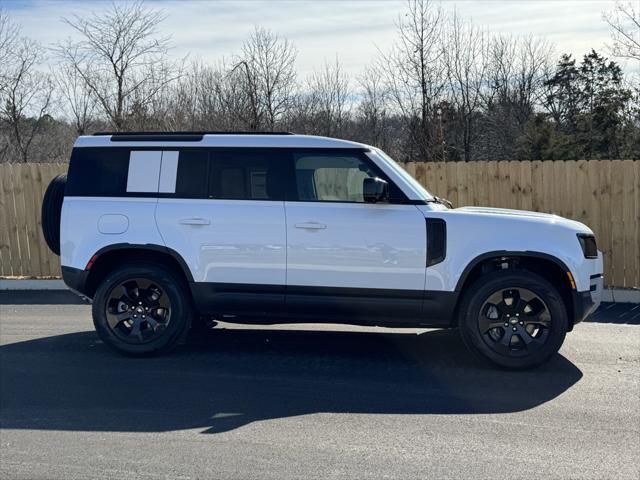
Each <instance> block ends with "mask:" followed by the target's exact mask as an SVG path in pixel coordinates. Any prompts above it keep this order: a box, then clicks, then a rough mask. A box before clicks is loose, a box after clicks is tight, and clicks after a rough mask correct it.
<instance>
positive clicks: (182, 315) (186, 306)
mask: <svg viewBox="0 0 640 480" xmlns="http://www.w3.org/2000/svg"><path fill="white" fill-rule="evenodd" d="M133 278H145V279H148V280H151V281H153V282H154V283H157V284H158V286H159V287H161V288H162V290H163V291H164V293H165V294H166V295H168V297H169V301H170V303H171V316H170V321H169V325H168V326H167V328H166V330H165V331H164V332H163V333H162V334H161V335H160V336H158V338H154V339H153V340H151V341H150V342H148V343H144V344H140V345H135V344H129V343H126V342H124V341H122V340H121V339H120V338H118V337H117V336H116V334H115V333H114V332H113V330H112V329H111V327H110V326H109V324H108V322H107V316H106V305H107V302H108V300H109V295H110V294H111V291H112V290H113V289H114V288H115V287H117V286H118V285H120V284H122V283H123V282H125V281H126V280H127V279H133ZM186 288H187V287H186V285H184V282H183V281H181V280H180V279H179V278H176V276H175V275H174V274H173V273H172V272H170V271H169V270H167V269H165V268H163V267H160V266H157V265H153V264H149V265H147V264H139V265H132V266H129V267H125V268H121V269H118V270H115V271H114V272H112V273H109V274H108V275H107V276H106V277H105V278H104V280H103V281H102V283H101V284H100V286H99V287H98V289H97V290H96V294H95V296H94V298H93V305H92V313H93V324H94V326H95V329H96V332H97V333H98V336H99V337H100V339H101V340H102V341H103V342H104V343H106V344H107V345H108V346H109V347H111V348H114V349H115V350H117V351H119V352H121V353H124V354H127V355H151V354H154V353H157V352H160V351H168V350H170V349H171V348H173V347H175V346H176V345H177V344H178V343H179V342H180V341H181V340H182V339H183V338H184V335H185V334H186V332H187V331H188V330H189V326H190V323H191V316H192V315H191V305H190V302H189V298H188V295H187V291H186Z"/></svg>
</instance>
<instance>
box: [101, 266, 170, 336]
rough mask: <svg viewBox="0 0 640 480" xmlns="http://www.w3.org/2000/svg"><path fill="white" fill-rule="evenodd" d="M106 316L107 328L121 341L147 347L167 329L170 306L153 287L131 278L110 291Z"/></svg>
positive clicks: (151, 284) (161, 290) (158, 289)
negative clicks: (143, 344) (146, 344)
mask: <svg viewBox="0 0 640 480" xmlns="http://www.w3.org/2000/svg"><path fill="white" fill-rule="evenodd" d="M105 314H106V317H107V323H108V325H109V328H111V330H112V331H113V333H114V334H115V335H116V337H118V338H119V339H120V340H122V341H123V342H126V343H131V344H142V343H148V342H150V341H152V340H153V339H154V338H155V337H156V336H157V335H161V334H162V332H164V331H165V329H166V328H167V327H168V325H169V322H170V321H171V302H170V300H169V298H168V296H167V294H166V293H165V292H164V290H163V289H162V288H161V287H160V286H158V285H157V284H156V283H154V282H152V281H150V280H147V279H144V278H133V279H130V280H126V281H125V282H123V283H121V284H119V285H117V286H116V287H115V288H114V289H113V290H111V293H110V295H109V300H108V301H107V304H106V311H105Z"/></svg>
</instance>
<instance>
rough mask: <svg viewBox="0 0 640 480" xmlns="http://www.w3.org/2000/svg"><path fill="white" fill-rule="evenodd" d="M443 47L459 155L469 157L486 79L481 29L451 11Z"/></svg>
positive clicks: (485, 61)
mask: <svg viewBox="0 0 640 480" xmlns="http://www.w3.org/2000/svg"><path fill="white" fill-rule="evenodd" d="M447 34H448V35H447V37H446V38H447V39H446V45H445V48H444V49H443V52H444V59H445V64H446V68H447V76H448V79H449V88H450V93H451V99H452V103H453V105H454V106H455V109H456V111H457V115H458V117H459V119H460V124H461V127H462V128H461V133H462V154H463V155H462V156H463V158H464V160H465V161H469V160H471V159H472V158H471V153H472V152H471V149H472V145H473V143H474V141H475V136H476V131H475V123H476V122H475V120H476V117H477V116H478V114H479V110H480V108H481V106H482V92H483V88H484V86H485V81H486V71H487V57H488V48H487V47H488V42H487V35H486V33H485V32H484V31H482V30H481V29H479V28H477V27H474V26H473V25H471V24H470V23H466V22H464V21H463V20H462V19H461V18H460V16H459V15H458V14H457V12H454V14H453V16H452V17H451V20H450V22H449V28H448V30H447Z"/></svg>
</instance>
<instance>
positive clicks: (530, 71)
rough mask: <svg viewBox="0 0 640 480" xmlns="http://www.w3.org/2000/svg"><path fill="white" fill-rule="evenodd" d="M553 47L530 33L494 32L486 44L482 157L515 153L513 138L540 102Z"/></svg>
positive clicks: (520, 130)
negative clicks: (505, 33) (508, 34)
mask: <svg viewBox="0 0 640 480" xmlns="http://www.w3.org/2000/svg"><path fill="white" fill-rule="evenodd" d="M552 51H553V47H552V46H551V45H550V44H549V43H547V42H546V41H545V40H541V39H537V38H533V37H512V36H504V35H500V36H496V37H494V38H493V39H492V40H491V42H490V45H489V58H488V64H487V84H488V85H487V88H486V89H484V90H483V92H484V93H483V97H484V106H483V110H484V123H483V125H482V137H483V141H482V145H481V146H482V150H483V151H484V157H485V158H488V159H494V160H501V159H507V158H513V157H514V156H515V154H516V153H515V148H516V138H517V137H518V136H519V135H521V134H522V132H523V130H524V127H525V124H526V123H527V122H528V121H529V120H530V119H531V118H532V115H533V114H534V113H535V111H536V109H537V108H539V107H541V106H542V103H543V97H544V93H545V80H546V79H547V77H548V72H549V71H550V69H551V63H552V62H551V60H550V58H551V54H552Z"/></svg>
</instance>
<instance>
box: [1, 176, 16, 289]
mask: <svg viewBox="0 0 640 480" xmlns="http://www.w3.org/2000/svg"><path fill="white" fill-rule="evenodd" d="M10 168H11V167H10V165H8V164H6V165H0V275H2V276H5V277H7V276H12V275H13V262H12V255H13V246H12V241H11V234H10V228H11V223H10V222H12V221H13V206H11V207H10V205H9V204H10V198H9V191H8V187H7V185H8V183H9V179H10V177H9V175H10V173H9V169H10Z"/></svg>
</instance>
